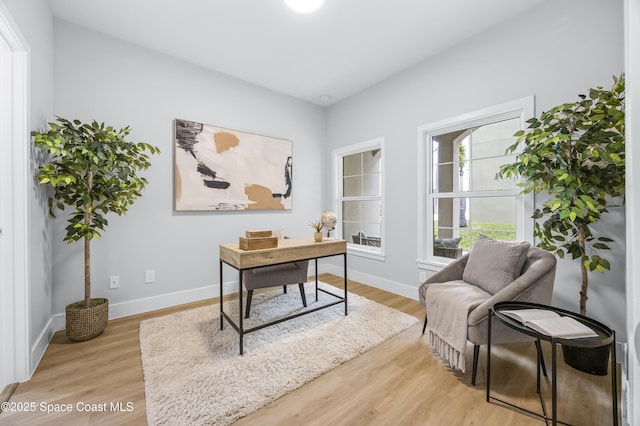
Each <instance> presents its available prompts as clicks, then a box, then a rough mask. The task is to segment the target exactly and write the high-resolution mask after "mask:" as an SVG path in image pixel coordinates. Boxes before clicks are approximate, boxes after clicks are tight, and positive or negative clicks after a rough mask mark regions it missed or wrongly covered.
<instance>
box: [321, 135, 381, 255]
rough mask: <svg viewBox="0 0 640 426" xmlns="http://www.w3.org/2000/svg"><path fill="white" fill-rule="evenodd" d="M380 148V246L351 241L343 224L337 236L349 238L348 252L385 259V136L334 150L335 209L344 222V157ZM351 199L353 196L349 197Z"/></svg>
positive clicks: (339, 218)
mask: <svg viewBox="0 0 640 426" xmlns="http://www.w3.org/2000/svg"><path fill="white" fill-rule="evenodd" d="M376 149H379V150H380V151H381V152H382V158H381V159H380V209H381V212H380V218H381V219H380V247H372V246H363V245H361V244H354V243H352V242H351V238H350V236H349V235H347V236H344V235H342V225H340V226H336V230H335V237H336V238H341V239H344V240H347V252H348V253H349V254H353V255H355V256H360V257H366V258H369V259H374V260H380V261H384V260H385V259H386V255H385V245H386V242H385V225H384V223H385V220H384V212H385V201H384V200H385V158H386V153H385V150H384V137H378V138H374V139H370V140H367V141H364V142H360V143H356V144H353V145H349V146H346V147H343V148H337V149H335V150H333V194H334V197H333V211H334V212H336V215H337V216H338V221H339V222H342V201H343V192H342V189H343V185H342V179H343V161H342V158H343V157H346V156H349V155H354V154H360V153H362V152H367V151H372V150H376ZM368 198H370V199H378V197H362V199H363V200H365V199H368ZM349 199H351V198H349Z"/></svg>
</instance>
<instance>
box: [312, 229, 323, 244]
mask: <svg viewBox="0 0 640 426" xmlns="http://www.w3.org/2000/svg"><path fill="white" fill-rule="evenodd" d="M313 239H314V240H315V242H316V243H319V242H321V241H322V232H314V234H313Z"/></svg>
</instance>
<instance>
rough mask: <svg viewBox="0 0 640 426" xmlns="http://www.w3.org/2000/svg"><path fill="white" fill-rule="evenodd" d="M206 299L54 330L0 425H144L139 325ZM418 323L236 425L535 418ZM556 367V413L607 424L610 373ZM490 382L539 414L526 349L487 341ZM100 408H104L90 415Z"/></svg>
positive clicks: (397, 299) (415, 311) (415, 309)
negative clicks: (450, 364) (80, 337)
mask: <svg viewBox="0 0 640 426" xmlns="http://www.w3.org/2000/svg"><path fill="white" fill-rule="evenodd" d="M320 279H322V280H323V281H325V282H328V283H330V284H334V285H336V286H340V285H341V284H342V278H340V277H336V276H334V275H330V274H323V275H321V276H320ZM349 291H351V292H353V293H356V294H359V295H361V296H364V297H366V298H368V299H371V300H374V301H376V302H380V303H383V304H385V305H387V306H390V307H392V308H395V309H398V310H400V311H403V312H406V313H408V314H410V315H414V316H416V317H417V318H419V319H420V320H422V319H423V315H424V313H423V312H424V311H423V308H422V306H421V305H420V304H419V303H418V302H416V301H414V300H411V299H407V298H405V297H401V296H398V295H395V294H392V293H388V292H385V291H382V290H378V289H376V288H373V287H369V286H366V285H363V284H360V283H357V282H354V281H349ZM214 303H217V299H208V300H204V301H200V302H196V303H190V304H188V305H182V306H177V307H172V308H168V309H162V310H159V311H154V312H149V313H145V314H140V315H135V316H131V317H127V318H121V319H116V320H112V321H110V322H109V326H108V327H107V330H106V331H105V332H104V334H103V335H102V336H99V337H98V338H96V339H93V340H90V341H87V342H82V343H71V342H70V341H68V340H67V338H66V337H65V335H64V332H58V333H56V335H55V336H54V338H53V340H52V341H51V344H50V345H49V348H48V349H47V351H46V353H45V355H44V357H43V359H42V361H41V362H40V365H39V366H38V368H37V370H36V372H35V374H34V375H33V377H32V378H31V380H29V381H27V382H24V383H20V384H19V386H18V387H17V389H16V391H15V393H14V394H13V396H12V398H11V400H10V402H11V403H13V404H14V408H15V407H19V406H21V407H22V408H23V409H24V408H27V409H30V408H34V411H32V412H23V413H15V412H2V413H0V425H44V424H47V425H58V424H59V425H124V424H127V425H144V424H146V415H145V396H144V381H143V373H142V363H141V360H140V345H139V342H138V326H139V323H140V321H142V320H145V319H148V318H152V317H156V316H161V315H166V314H169V313H173V312H176V311H180V310H184V309H191V308H194V307H199V306H205V305H211V304H214ZM421 328H422V325H416V326H414V327H412V328H410V329H408V330H407V331H405V332H403V333H401V334H399V335H397V336H395V337H393V338H392V339H390V340H388V341H386V342H384V343H383V344H381V345H380V346H378V347H376V348H374V349H373V350H371V351H369V352H367V353H365V354H363V355H361V356H359V357H357V358H355V359H353V360H351V361H349V362H347V363H345V364H343V365H341V366H339V367H337V368H335V369H334V370H331V371H330V372H328V373H326V374H324V375H322V376H320V377H319V378H317V379H316V380H313V381H312V382H310V383H308V384H306V385H304V386H302V387H301V388H299V389H298V390H296V391H294V392H292V393H290V394H288V395H285V396H284V397H282V398H280V399H279V400H277V401H275V402H273V403H272V404H270V405H268V406H266V407H264V408H262V409H260V410H258V411H256V412H254V413H253V414H251V415H249V416H247V417H245V418H243V419H240V420H239V421H238V422H236V424H237V425H540V424H543V422H542V421H541V420H539V419H537V418H532V417H530V416H528V415H525V414H522V413H519V412H517V411H515V410H514V409H511V408H505V407H503V406H500V405H498V404H496V403H487V402H485V384H486V381H485V378H484V376H485V362H486V350H485V348H482V349H481V352H480V368H479V371H478V379H477V384H476V386H475V387H473V386H471V373H470V371H471V367H470V366H471V359H470V357H468V358H467V365H468V366H469V368H468V370H467V373H466V374H461V373H457V372H454V371H452V370H450V369H449V368H447V367H446V366H445V365H444V364H443V363H442V362H441V361H439V360H438V358H437V357H435V356H434V355H433V353H432V350H431V348H430V346H429V344H428V338H427V337H426V336H423V335H422V334H421V331H422V330H421ZM543 346H544V343H543ZM470 348H471V347H470ZM470 348H469V349H470ZM544 350H545V351H546V358H547V359H550V355H549V352H550V350H549V348H548V347H546V346H544ZM468 352H472V351H471V350H469V351H468ZM468 355H469V353H468ZM558 365H559V367H558V368H559V372H558V383H559V393H560V395H561V397H560V401H561V403H560V408H559V414H560V419H561V420H563V421H566V422H568V423H570V424H575V425H607V424H612V419H611V405H610V400H611V397H610V393H609V391H610V377H609V376H591V375H587V374H583V373H580V372H577V371H575V370H573V369H571V368H570V367H566V366H565V365H564V363H563V362H562V361H561V360H560V361H559V362H558ZM491 383H492V389H493V392H492V393H493V394H495V396H498V397H501V398H504V399H508V400H509V401H510V402H512V403H515V404H518V405H522V406H525V407H528V408H529V409H531V410H535V411H540V403H539V400H538V399H537V396H536V394H535V350H534V345H533V344H532V343H528V344H514V345H508V346H502V347H495V349H494V350H492V382H491ZM618 383H620V382H619V381H618ZM549 389H550V386H549V381H548V380H545V382H544V383H543V394H544V395H545V396H546V398H547V404H550V402H549V401H550V398H549V395H550V391H549ZM175 397H176V398H180V395H176V396H175ZM118 402H121V403H122V408H123V409H124V411H113V410H112V407H111V404H112V403H114V404H117V403H118ZM79 403H80V404H79ZM56 404H57V405H56ZM67 404H69V405H70V408H71V411H70V412H52V413H47V412H46V411H43V409H44V408H50V409H52V410H62V409H64V408H67V407H68V406H67ZM83 404H87V405H86V406H85V405H83ZM90 404H96V405H94V406H93V407H92V406H91V405H90ZM103 404H104V405H103ZM102 407H104V408H105V409H106V410H107V411H106V412H100V411H91V410H92V409H100V408H102ZM80 408H87V409H88V410H89V411H84V412H83V411H80Z"/></svg>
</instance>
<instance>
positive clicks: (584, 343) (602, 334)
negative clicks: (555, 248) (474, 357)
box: [487, 302, 618, 426]
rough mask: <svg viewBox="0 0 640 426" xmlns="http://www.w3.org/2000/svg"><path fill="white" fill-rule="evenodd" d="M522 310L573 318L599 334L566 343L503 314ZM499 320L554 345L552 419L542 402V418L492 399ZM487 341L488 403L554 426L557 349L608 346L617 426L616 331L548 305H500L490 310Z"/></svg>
mask: <svg viewBox="0 0 640 426" xmlns="http://www.w3.org/2000/svg"><path fill="white" fill-rule="evenodd" d="M519 309H544V310H547V311H552V312H555V313H557V314H560V315H561V316H568V317H571V318H573V319H575V320H577V321H579V322H581V323H582V324H584V325H586V326H587V327H589V328H590V329H592V330H593V331H594V332H596V333H597V336H596V337H585V338H578V339H566V338H560V337H555V336H549V335H546V334H543V333H541V332H538V331H536V330H534V329H532V328H530V327H527V326H526V325H524V324H523V323H521V322H520V321H518V320H516V319H514V318H511V317H509V316H507V315H505V314H504V313H503V312H504V311H511V310H519ZM494 316H495V317H496V318H497V319H498V320H500V321H501V322H503V323H504V324H505V325H506V326H507V327H510V328H512V329H514V330H516V331H518V332H520V333H523V334H526V335H529V336H532V337H534V338H536V339H538V340H546V341H549V342H550V343H551V357H552V359H551V418H549V416H548V415H547V411H546V407H545V405H544V402H543V400H542V397H541V398H540V400H541V403H542V409H543V414H542V415H540V414H539V413H534V412H531V411H529V410H526V409H523V408H521V407H516V406H514V405H513V404H510V403H508V402H506V401H502V400H500V399H498V398H494V397H491V321H492V318H493V317H494ZM487 335H488V339H487V340H488V341H487V402H490V401H491V400H496V401H499V402H502V403H504V404H507V405H510V406H513V407H515V408H519V409H521V410H523V411H526V412H528V413H530V414H533V415H536V416H538V417H541V418H543V419H544V420H545V421H548V420H551V422H552V424H554V425H556V424H557V423H558V401H557V400H558V395H557V383H556V373H557V369H556V367H557V361H556V358H557V356H556V355H557V346H558V345H562V346H563V347H564V346H567V347H572V348H584V349H587V348H594V349H595V348H602V347H603V346H609V347H610V350H611V351H610V352H611V355H610V357H611V371H610V374H611V401H612V411H613V424H614V425H615V426H617V425H618V387H617V386H618V385H617V374H616V338H615V337H616V336H615V331H614V330H612V329H610V328H609V327H607V326H606V325H604V324H602V323H601V322H598V321H596V320H594V319H591V318H589V317H586V316H584V315H579V314H576V313H574V312H571V311H567V310H564V309H560V308H556V307H553V306H548V305H541V304H538V303H529V302H499V303H496V304H495V305H494V306H493V307H492V308H490V309H489V321H488V330H487ZM539 363H540V359H538V364H539ZM537 367H538V368H537V370H538V372H537V379H538V385H537V387H538V388H537V392H538V393H540V368H539V367H540V365H538V366H537Z"/></svg>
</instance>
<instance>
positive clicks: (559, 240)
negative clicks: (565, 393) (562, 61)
mask: <svg viewBox="0 0 640 426" xmlns="http://www.w3.org/2000/svg"><path fill="white" fill-rule="evenodd" d="M613 80H614V84H613V86H612V88H611V89H603V88H602V87H597V88H595V89H590V90H589V93H588V95H580V100H578V101H576V102H573V103H566V104H562V105H558V106H556V107H554V108H551V109H550V110H549V111H546V112H544V113H542V115H541V116H540V118H539V119H538V118H531V119H530V120H528V121H527V123H529V128H528V129H527V130H526V131H525V130H520V131H519V132H517V133H516V134H515V136H517V137H518V140H517V142H516V143H515V144H514V145H512V146H511V147H509V148H508V150H507V151H508V152H509V153H513V152H515V151H517V150H520V149H522V151H520V153H519V154H518V156H517V159H516V161H515V162H514V163H512V164H506V165H504V166H502V168H501V169H500V172H499V176H500V177H503V178H515V177H518V176H522V177H523V178H524V180H525V181H524V182H523V183H522V184H520V185H521V187H522V188H523V189H522V192H523V193H528V192H531V191H535V192H541V191H544V192H546V193H548V194H549V195H550V199H549V201H547V202H546V203H545V204H544V206H543V207H542V208H541V209H540V208H539V209H536V210H535V212H534V213H533V218H534V219H537V220H536V222H535V231H534V235H535V236H536V237H537V238H538V239H539V242H538V246H539V247H541V248H543V249H545V250H548V251H550V252H552V253H555V255H556V256H558V257H559V258H564V256H565V254H567V255H571V258H572V259H574V260H577V261H578V263H579V266H580V277H581V287H580V304H579V307H580V314H582V315H586V312H587V299H588V293H587V290H588V284H589V281H588V280H589V273H590V272H593V271H598V272H601V273H604V272H605V271H606V270H609V269H610V265H609V261H608V260H607V259H605V257H604V256H605V255H606V254H605V252H606V250H609V249H610V247H609V245H608V244H609V243H610V242H612V241H613V240H612V239H610V238H608V237H598V238H596V237H595V236H594V235H593V233H592V231H591V226H592V225H593V224H594V223H596V222H597V221H599V220H600V219H601V218H602V217H603V215H605V214H606V213H607V212H608V208H610V207H613V206H616V205H617V204H618V203H621V202H622V201H623V199H624V198H623V197H624V187H625V130H624V124H625V110H624V96H625V81H624V75H622V76H620V77H619V78H616V77H614V78H613ZM521 144H523V146H521ZM562 349H563V353H564V355H565V361H566V362H567V363H568V364H569V365H571V366H573V367H575V368H578V369H580V370H582V371H586V372H590V373H592V374H606V372H607V365H608V362H607V360H608V355H609V346H604V347H602V350H601V352H602V355H603V356H602V357H601V358H600V357H598V358H599V359H598V360H593V358H594V357H593V355H594V353H595V352H596V351H595V350H593V349H591V348H588V350H586V351H585V350H580V349H582V348H574V349H576V350H575V351H573V350H571V348H570V347H568V346H563V348H562ZM596 349H599V348H596ZM585 352H586V353H585ZM574 353H575V355H574ZM591 361H593V362H591ZM582 364H585V365H584V366H583V365H582Z"/></svg>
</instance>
